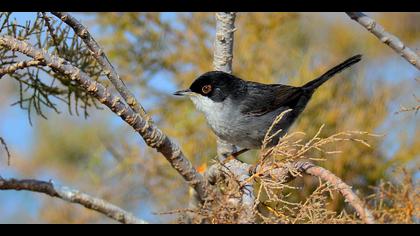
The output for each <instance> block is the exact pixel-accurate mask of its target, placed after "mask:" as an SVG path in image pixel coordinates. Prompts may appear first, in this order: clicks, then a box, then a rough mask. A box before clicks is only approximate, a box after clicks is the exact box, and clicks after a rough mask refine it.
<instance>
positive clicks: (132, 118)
mask: <svg viewBox="0 0 420 236" xmlns="http://www.w3.org/2000/svg"><path fill="white" fill-rule="evenodd" d="M0 46H2V47H6V48H9V49H10V50H12V51H18V52H21V53H23V54H25V55H27V56H28V57H31V58H33V59H35V60H37V61H41V62H43V63H45V64H46V65H47V66H49V67H51V68H53V69H54V70H56V71H57V72H59V73H62V74H63V75H67V76H68V77H69V78H70V79H71V80H73V81H75V82H76V83H78V84H79V85H80V87H82V88H83V89H85V90H86V91H88V92H89V93H91V94H92V95H93V96H94V97H95V98H97V99H98V100H99V102H101V103H102V104H104V105H105V106H107V107H108V108H109V109H111V111H113V112H114V113H115V114H117V115H118V116H120V117H121V119H123V120H124V121H125V122H126V123H127V124H129V125H130V126H131V127H132V128H133V129H134V130H136V131H137V132H138V133H139V134H140V135H141V137H142V138H143V139H144V141H145V142H146V144H147V145H148V146H150V147H152V148H155V149H156V150H157V151H159V152H160V153H162V154H163V156H165V158H166V159H167V160H168V161H169V163H170V164H171V165H172V167H173V168H174V169H175V170H177V171H178V173H179V174H180V175H181V176H182V177H183V178H184V179H185V180H186V181H187V182H188V183H189V184H190V185H191V187H193V188H194V189H195V190H196V191H197V193H198V195H199V197H200V199H205V196H206V186H207V185H206V181H204V178H203V176H202V175H201V174H200V173H198V172H197V171H196V169H195V168H194V167H193V166H192V164H191V162H190V161H189V160H188V159H187V158H186V157H185V156H184V154H183V153H182V151H181V149H180V147H179V146H178V145H177V144H175V143H174V142H173V141H172V140H171V139H169V138H168V137H167V136H166V135H165V134H164V133H163V132H162V131H161V130H160V129H159V128H157V127H156V126H155V125H154V124H152V123H151V122H149V121H148V120H146V119H144V118H143V117H142V116H140V115H139V114H137V113H136V112H134V111H133V110H132V109H131V108H130V107H129V106H127V105H126V104H125V103H124V102H123V101H121V99H120V97H119V96H115V95H113V94H111V93H110V92H109V91H108V89H107V88H105V87H104V86H103V85H102V84H101V83H98V82H96V81H94V80H92V79H91V78H90V77H89V76H88V75H87V74H86V73H84V72H83V71H81V70H80V69H78V68H76V67H74V66H72V65H71V64H70V63H69V62H67V61H66V60H64V59H62V58H60V57H57V56H55V55H49V54H48V53H47V52H46V51H45V50H41V49H38V48H36V47H34V46H33V45H31V44H29V43H27V42H25V41H20V40H18V39H15V38H13V37H10V36H2V37H0Z"/></svg>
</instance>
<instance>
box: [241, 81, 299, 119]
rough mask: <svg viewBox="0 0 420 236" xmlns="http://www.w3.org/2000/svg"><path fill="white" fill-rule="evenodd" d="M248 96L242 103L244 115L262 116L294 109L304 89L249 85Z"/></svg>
mask: <svg viewBox="0 0 420 236" xmlns="http://www.w3.org/2000/svg"><path fill="white" fill-rule="evenodd" d="M246 94H247V96H246V99H244V100H243V101H242V102H241V103H240V111H241V113H242V114H244V115H249V116H262V115H264V114H267V113H269V112H272V111H274V110H276V109H278V108H280V107H286V108H292V109H293V108H294V107H295V106H296V104H297V103H298V101H299V98H300V97H301V96H302V94H303V90H302V88H299V87H293V86H288V85H282V84H260V83H254V82H252V83H249V84H248V86H247V93H246Z"/></svg>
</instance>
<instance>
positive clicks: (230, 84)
mask: <svg viewBox="0 0 420 236" xmlns="http://www.w3.org/2000/svg"><path fill="white" fill-rule="evenodd" d="M361 59H362V55H360V54H358V55H355V56H352V57H350V58H349V59H347V60H345V61H344V62H342V63H340V64H338V65H337V66H335V67H333V68H332V69H330V70H328V71H327V72H325V73H324V74H322V75H321V76H319V77H318V78H316V79H314V80H312V81H309V82H308V83H306V84H304V85H303V86H300V87H296V86H291V85H284V84H263V83H258V82H253V81H247V80H243V79H241V78H239V77H237V76H235V75H233V74H230V73H226V72H223V71H209V72H206V73H204V74H202V75H200V76H199V77H197V78H196V79H195V80H194V81H193V82H192V84H191V85H190V87H189V88H188V89H185V90H180V91H176V92H175V93H174V95H177V96H187V97H189V98H190V99H191V101H192V102H193V104H194V105H195V107H196V109H197V110H199V111H201V112H202V113H204V115H205V117H206V120H207V123H208V124H209V126H210V128H211V130H212V131H213V132H214V134H215V135H216V136H217V137H218V138H220V139H221V140H223V141H225V142H227V143H230V144H233V145H235V146H238V147H240V148H241V149H240V151H238V152H235V153H231V155H233V156H234V157H237V156H238V155H239V154H242V153H244V152H246V151H248V150H250V149H259V148H261V146H262V144H263V141H264V138H265V137H266V133H267V131H268V129H269V128H270V127H271V126H272V124H273V122H274V120H275V119H276V118H277V117H278V116H279V115H280V114H281V113H282V112H284V111H287V110H289V111H288V112H286V113H285V114H283V117H282V118H281V119H280V120H279V121H278V122H277V123H276V124H275V125H274V126H273V127H272V129H271V132H273V133H274V132H276V131H279V132H278V133H277V135H276V136H274V137H273V138H272V139H271V141H270V142H269V143H267V144H265V147H273V146H275V145H277V143H278V141H279V139H280V138H281V137H283V136H284V135H285V134H286V133H287V132H288V130H289V128H290V127H291V126H292V124H293V123H294V122H295V121H296V119H297V118H298V117H299V115H300V114H301V113H302V111H303V110H304V109H305V107H306V105H307V104H308V102H309V101H310V99H311V98H312V95H313V94H314V92H315V91H316V89H317V88H319V87H320V86H321V85H322V84H324V83H325V82H326V81H328V80H329V79H330V78H332V77H333V76H334V75H336V74H337V73H339V72H341V71H343V70H344V69H346V68H348V67H350V66H352V65H354V64H356V63H357V62H359V61H360V60H361Z"/></svg>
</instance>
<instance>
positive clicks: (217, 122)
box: [207, 99, 290, 149]
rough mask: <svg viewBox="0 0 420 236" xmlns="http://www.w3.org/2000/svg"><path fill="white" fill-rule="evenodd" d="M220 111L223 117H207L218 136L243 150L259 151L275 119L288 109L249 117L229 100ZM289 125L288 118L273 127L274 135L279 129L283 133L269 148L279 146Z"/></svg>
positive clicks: (210, 115)
mask: <svg viewBox="0 0 420 236" xmlns="http://www.w3.org/2000/svg"><path fill="white" fill-rule="evenodd" d="M219 109H223V112H221V113H219V114H222V115H221V116H217V115H215V114H208V115H207V119H208V122H209V124H210V126H211V128H212V129H213V131H214V132H215V133H216V135H217V136H218V137H219V138H221V139H223V140H225V141H227V142H229V143H232V144H235V145H237V146H239V147H241V148H249V149H257V148H260V147H261V145H262V142H263V140H264V137H265V134H266V132H267V130H268V129H269V127H270V126H271V125H272V123H273V121H274V120H275V118H276V117H277V116H278V115H279V114H280V113H281V112H283V111H284V110H286V109H288V108H287V107H279V108H278V109H276V110H274V111H272V112H269V113H267V114H264V115H262V116H249V115H244V114H241V112H240V110H239V109H238V106H237V105H236V106H235V105H234V104H233V103H232V101H230V100H229V99H227V101H226V102H225V103H224V106H223V107H220V108H219ZM288 123H289V122H288V118H287V117H284V118H283V120H282V121H281V122H279V123H278V124H277V125H276V126H274V127H273V130H272V132H271V133H272V134H274V133H275V132H276V131H277V130H279V129H282V132H280V133H279V134H278V135H277V136H276V137H275V138H274V139H273V140H272V141H271V142H270V143H269V144H268V146H273V145H275V144H277V142H278V139H279V137H281V136H283V135H284V133H285V132H286V131H287V129H288V128H289V126H290V124H288Z"/></svg>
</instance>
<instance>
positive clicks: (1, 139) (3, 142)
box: [0, 137, 11, 166]
mask: <svg viewBox="0 0 420 236" xmlns="http://www.w3.org/2000/svg"><path fill="white" fill-rule="evenodd" d="M0 143H1V144H2V146H3V147H4V150H5V151H6V154H7V165H8V166H10V157H11V155H10V152H9V148H8V147H7V144H6V142H5V141H4V139H3V138H2V137H0Z"/></svg>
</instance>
